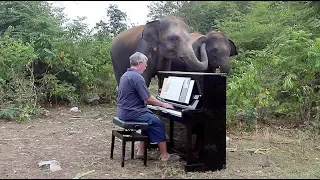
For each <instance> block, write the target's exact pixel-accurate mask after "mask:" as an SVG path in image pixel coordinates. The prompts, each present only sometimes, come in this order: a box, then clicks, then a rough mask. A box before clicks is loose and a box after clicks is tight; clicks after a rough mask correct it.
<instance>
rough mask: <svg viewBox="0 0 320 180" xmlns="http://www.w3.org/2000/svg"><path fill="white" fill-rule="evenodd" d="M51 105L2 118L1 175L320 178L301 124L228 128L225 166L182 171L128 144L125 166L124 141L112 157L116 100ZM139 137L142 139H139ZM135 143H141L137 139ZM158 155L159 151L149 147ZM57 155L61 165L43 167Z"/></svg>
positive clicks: (317, 156)
mask: <svg viewBox="0 0 320 180" xmlns="http://www.w3.org/2000/svg"><path fill="white" fill-rule="evenodd" d="M79 109H80V110H81V111H82V112H81V113H78V114H72V113H70V112H69V108H67V107H61V108H52V109H48V110H49V111H50V115H49V116H47V117H43V118H37V119H32V120H29V121H27V122H24V123H17V122H8V121H4V120H0V178H1V179H9V178H28V179H31V178H43V179H49V178H50V179H51V178H55V179H62V178H69V179H70V178H74V177H76V175H79V173H86V172H89V173H87V175H84V176H82V178H90V179H91V178H99V179H101V178H104V179H111V178H113V179H114V178H131V179H132V178H143V179H144V178H157V179H161V178H320V168H319V167H320V144H319V142H318V141H315V140H311V139H309V138H308V136H307V135H305V134H304V133H303V132H301V131H299V130H295V129H293V130H285V129H274V128H269V127H264V128H261V129H259V130H257V131H255V132H253V133H250V134H248V133H247V134H245V133H241V132H236V133H229V134H228V135H229V137H230V138H231V140H230V141H229V142H228V144H227V167H226V169H224V170H221V171H216V172H206V173H201V172H195V173H192V172H189V173H187V174H186V173H184V170H183V165H184V162H183V161H182V162H177V163H166V162H159V161H158V160H148V162H147V164H148V166H147V167H144V166H143V161H141V160H137V159H133V160H132V159H130V158H129V157H130V143H128V145H127V150H126V153H127V154H126V157H128V159H127V160H126V161H125V166H124V167H123V168H122V167H121V159H120V158H121V149H120V148H121V143H120V140H116V143H115V150H114V159H110V142H111V130H112V129H117V128H118V127H116V126H115V125H113V123H112V117H113V116H114V114H115V107H114V106H95V107H90V106H87V107H79ZM137 143H138V142H137ZM136 146H137V144H136ZM148 153H149V154H150V155H151V156H154V157H155V158H157V157H158V156H159V154H158V152H157V151H151V152H148ZM49 160H56V161H58V162H59V163H60V166H61V168H62V169H61V170H59V171H55V172H50V170H49V169H47V168H40V167H39V166H38V163H39V162H40V161H49ZM78 177H80V176H78Z"/></svg>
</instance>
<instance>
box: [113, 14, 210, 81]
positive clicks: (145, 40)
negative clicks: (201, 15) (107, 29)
mask: <svg viewBox="0 0 320 180" xmlns="http://www.w3.org/2000/svg"><path fill="white" fill-rule="evenodd" d="M205 48H206V44H205V43H203V44H202V45H201V47H200V50H199V51H200V52H199V53H200V54H201V56H200V57H201V59H197V57H196V54H195V52H194V51H193V48H192V42H191V37H190V34H189V26H188V25H187V24H186V23H185V22H184V21H183V20H182V19H181V18H179V17H176V16H166V17H164V18H162V19H160V20H155V21H151V22H148V23H146V24H145V25H140V26H136V27H132V28H130V29H128V30H125V31H124V32H122V33H120V34H119V35H118V36H116V37H115V38H114V39H113V41H112V45H111V51H110V55H111V61H112V67H113V71H114V75H115V78H116V81H117V85H119V81H120V78H121V76H122V74H124V73H125V72H126V70H127V68H129V67H130V61H129V57H130V56H131V55H132V54H133V53H135V52H141V53H143V54H145V55H146V56H147V57H148V61H147V68H146V70H145V71H144V72H143V74H142V76H143V78H144V80H145V82H146V85H147V87H149V85H150V82H151V79H152V78H153V77H155V75H157V73H158V71H168V70H170V65H171V60H172V59H175V60H180V61H182V62H184V63H186V64H188V65H189V66H192V67H194V69H196V70H199V71H202V70H205V69H207V66H208V58H207V54H206V50H205Z"/></svg>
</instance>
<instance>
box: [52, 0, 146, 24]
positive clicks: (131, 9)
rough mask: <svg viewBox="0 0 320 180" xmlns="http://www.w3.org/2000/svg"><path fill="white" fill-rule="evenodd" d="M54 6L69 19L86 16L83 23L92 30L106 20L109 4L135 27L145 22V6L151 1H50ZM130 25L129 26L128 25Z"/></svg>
mask: <svg viewBox="0 0 320 180" xmlns="http://www.w3.org/2000/svg"><path fill="white" fill-rule="evenodd" d="M51 2H52V3H53V4H54V5H55V6H60V7H64V8H65V9H64V13H65V14H67V17H68V18H70V19H75V18H76V17H77V16H80V17H82V16H86V17H87V19H86V20H85V21H84V22H85V23H87V24H88V27H89V28H90V29H91V28H93V27H94V26H95V25H96V23H97V22H99V21H100V20H104V21H106V20H107V10H106V9H107V8H108V7H109V4H116V5H118V8H119V9H120V10H121V11H122V12H125V13H126V14H127V19H128V21H129V23H130V22H131V23H134V24H136V25H141V24H145V23H146V22H147V14H148V12H149V10H148V7H147V5H149V4H150V3H151V1H51ZM129 25H130V24H129Z"/></svg>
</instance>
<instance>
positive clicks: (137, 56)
mask: <svg viewBox="0 0 320 180" xmlns="http://www.w3.org/2000/svg"><path fill="white" fill-rule="evenodd" d="M129 59H130V65H131V66H136V65H138V64H139V63H140V62H145V61H146V60H147V59H148V58H147V56H146V55H144V54H142V53H141V52H135V53H134V54H132V55H131V56H130V57H129Z"/></svg>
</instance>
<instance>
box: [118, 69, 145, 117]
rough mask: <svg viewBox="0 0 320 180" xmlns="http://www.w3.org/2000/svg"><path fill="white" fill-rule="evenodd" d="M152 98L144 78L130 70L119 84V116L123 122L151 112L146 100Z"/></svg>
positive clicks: (135, 71)
mask: <svg viewBox="0 0 320 180" xmlns="http://www.w3.org/2000/svg"><path fill="white" fill-rule="evenodd" d="M150 96H151V94H150V92H149V90H148V88H147V86H146V83H145V80H144V78H143V77H142V75H141V74H140V73H139V72H138V71H137V70H135V69H133V68H128V69H127V72H125V73H124V74H123V75H122V76H121V78H120V82H119V89H118V98H117V114H118V117H119V118H120V119H122V120H129V119H133V118H135V117H138V116H140V115H141V114H143V113H146V112H151V111H150V110H149V109H148V108H147V104H146V101H145V100H146V99H147V98H149V97H150Z"/></svg>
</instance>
